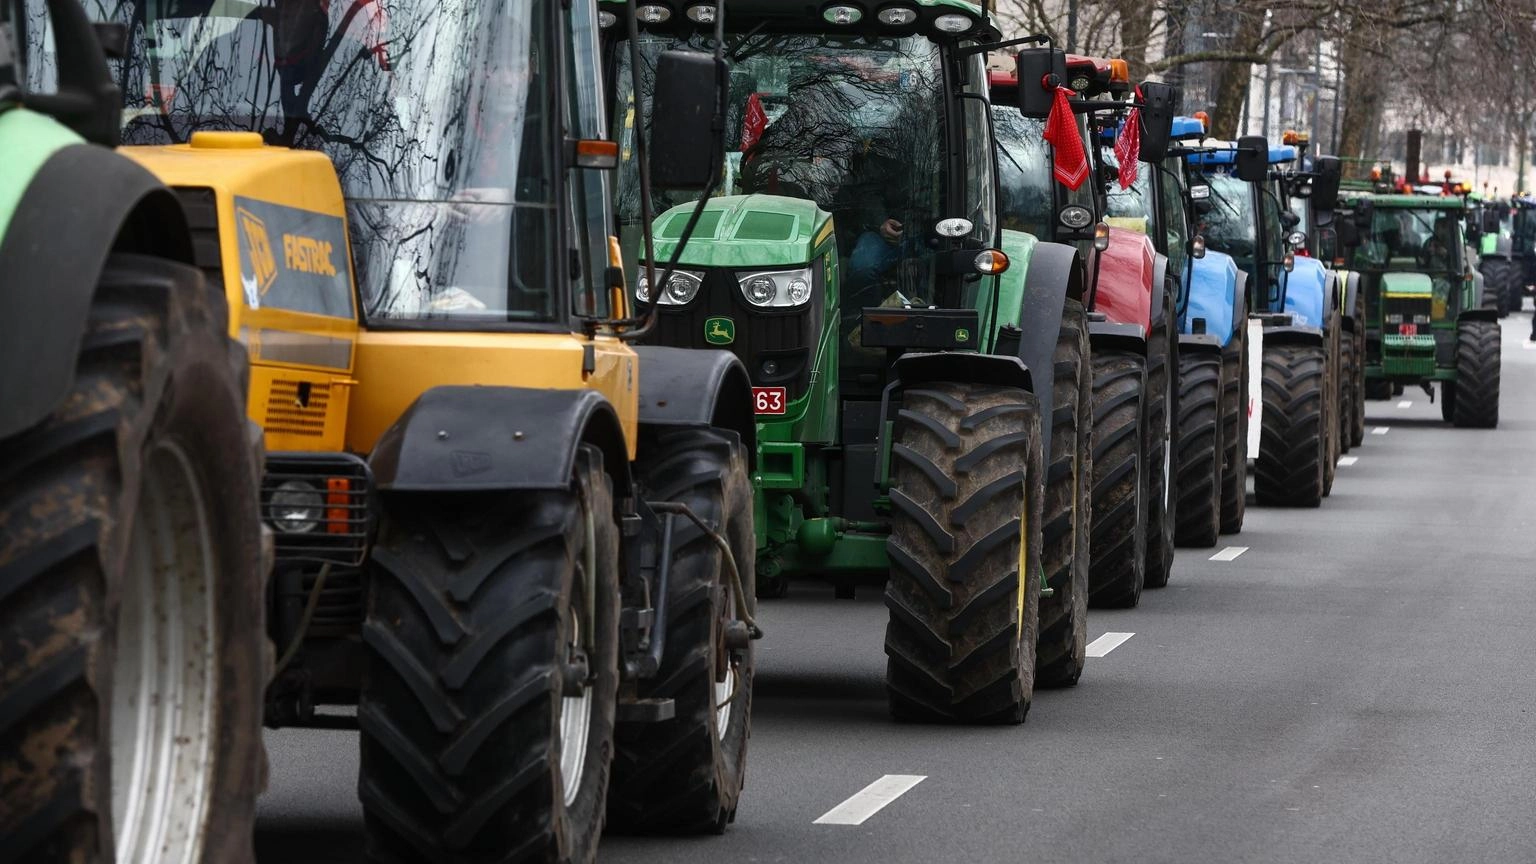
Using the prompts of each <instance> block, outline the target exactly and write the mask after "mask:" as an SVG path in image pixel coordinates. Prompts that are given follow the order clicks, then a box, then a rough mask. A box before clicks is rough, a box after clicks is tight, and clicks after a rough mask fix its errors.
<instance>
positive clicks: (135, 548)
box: [0, 255, 272, 864]
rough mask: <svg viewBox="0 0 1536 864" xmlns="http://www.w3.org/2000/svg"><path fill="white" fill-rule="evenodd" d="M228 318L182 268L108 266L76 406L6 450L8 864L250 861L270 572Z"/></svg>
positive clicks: (3, 590) (1, 752) (0, 631)
mask: <svg viewBox="0 0 1536 864" xmlns="http://www.w3.org/2000/svg"><path fill="white" fill-rule="evenodd" d="M18 287H19V286H18ZM34 288H36V289H38V290H40V286H34ZM227 314H228V313H227V310H226V308H225V307H224V303H223V297H222V295H221V294H217V293H214V292H212V291H210V290H209V289H208V287H207V285H206V283H205V281H204V279H203V276H202V274H200V273H199V272H198V271H197V270H195V269H193V268H191V267H187V266H184V265H181V264H177V263H172V262H169V261H165V260H162V259H157V258H151V257H144V256H135V255H113V256H111V257H110V258H108V259H107V262H106V265H105V267H104V268H103V271H102V274H101V278H100V281H99V283H98V285H97V288H96V293H95V295H94V298H93V300H92V304H91V308H90V312H89V317H88V319H87V321H86V330H85V332H84V333H83V334H82V339H81V341H80V348H79V353H78V359H77V361H76V367H75V369H76V371H75V378H74V384H73V389H72V391H71V392H70V393H69V394H68V395H67V396H66V397H65V398H64V399H63V400H62V401H61V402H60V403H59V405H58V407H57V408H56V409H55V411H54V413H53V414H52V415H51V416H49V417H48V418H47V419H46V420H44V421H43V422H42V423H41V424H39V425H37V426H34V427H32V428H31V429H28V430H26V431H24V432H22V433H20V434H18V435H15V436H13V437H11V438H10V439H7V440H6V441H4V442H3V443H4V449H3V450H0V453H3V454H4V455H3V457H0V489H3V490H4V491H3V493H0V526H4V527H3V529H0V536H3V537H4V538H5V539H4V542H0V837H4V838H5V849H4V854H5V855H6V856H7V860H27V861H65V860H68V861H76V862H102V864H111V862H114V861H134V862H138V861H154V862H157V864H160V862H166V864H202V862H206V864H222V862H248V861H251V860H253V850H252V842H251V838H252V831H253V830H254V823H255V813H256V796H257V795H258V794H259V792H260V791H261V787H262V785H263V784H264V782H265V762H264V760H265V755H264V751H263V747H262V735H261V720H262V694H263V690H264V689H265V687H266V679H267V675H268V672H269V671H270V669H269V667H270V663H271V659H272V652H271V646H270V643H269V642H268V641H267V637H266V630H265V625H264V621H265V617H266V616H265V614H264V609H265V586H264V584H263V583H264V582H265V580H266V564H267V563H268V562H267V560H266V559H267V554H266V551H265V548H264V539H263V528H262V526H261V520H260V509H259V504H258V494H259V493H258V488H259V482H260V471H261V454H262V449H261V436H260V430H259V429H258V428H257V427H255V426H254V425H253V424H251V423H249V422H248V421H247V420H246V417H245V395H246V394H245V386H246V381H245V375H246V369H247V367H246V359H245V351H244V349H243V348H240V347H239V346H238V345H237V344H234V343H232V342H231V341H230V339H229V337H228V335H227V332H228V324H227V321H226V319H227ZM53 335H54V336H55V337H56V338H60V339H65V338H69V334H63V333H60V334H53ZM11 856H15V858H14V859H13V858H12V857H11Z"/></svg>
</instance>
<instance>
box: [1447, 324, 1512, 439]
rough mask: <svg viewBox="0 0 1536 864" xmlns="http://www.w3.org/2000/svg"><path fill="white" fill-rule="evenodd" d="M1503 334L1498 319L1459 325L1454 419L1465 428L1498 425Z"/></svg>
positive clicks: (1452, 415) (1453, 402)
mask: <svg viewBox="0 0 1536 864" xmlns="http://www.w3.org/2000/svg"><path fill="white" fill-rule="evenodd" d="M1500 350H1501V334H1500V330H1499V323H1498V322H1497V321H1476V320H1473V321H1462V322H1460V323H1459V324H1458V325H1457V326H1456V382H1455V384H1453V385H1452V387H1453V388H1454V390H1455V393H1454V395H1453V396H1452V397H1451V400H1452V401H1451V404H1452V405H1453V408H1452V413H1451V422H1452V423H1454V424H1455V425H1457V426H1459V427H1461V428H1464V429H1492V428H1494V427H1496V426H1498V425H1499V372H1500V354H1499V352H1500Z"/></svg>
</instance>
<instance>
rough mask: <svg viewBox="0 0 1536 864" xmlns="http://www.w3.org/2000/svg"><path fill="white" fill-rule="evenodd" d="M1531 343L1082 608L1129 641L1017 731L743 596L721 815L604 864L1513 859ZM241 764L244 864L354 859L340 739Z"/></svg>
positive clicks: (1519, 815)
mask: <svg viewBox="0 0 1536 864" xmlns="http://www.w3.org/2000/svg"><path fill="white" fill-rule="evenodd" d="M1529 326H1530V322H1529V317H1528V315H1527V314H1520V315H1518V316H1512V317H1511V318H1509V319H1507V320H1506V323H1505V329H1504V371H1503V382H1504V391H1503V404H1502V408H1501V415H1502V416H1501V422H1500V425H1499V428H1498V429H1497V430H1493V431H1473V430H1455V429H1451V428H1449V427H1448V426H1447V425H1446V424H1443V423H1442V422H1441V421H1440V412H1439V406H1438V405H1434V404H1431V403H1430V401H1429V399H1428V397H1426V396H1425V394H1424V393H1422V392H1419V391H1410V392H1407V393H1405V394H1404V395H1403V396H1401V397H1398V398H1396V399H1393V400H1390V401H1386V402H1371V403H1369V404H1368V409H1367V423H1368V428H1369V430H1370V431H1371V433H1373V434H1368V435H1367V436H1366V444H1365V446H1364V447H1362V448H1357V449H1356V450H1354V451H1353V452H1352V453H1351V454H1349V455H1350V456H1351V457H1354V459H1355V460H1356V461H1353V462H1352V463H1350V464H1345V465H1342V466H1341V467H1340V468H1339V472H1338V479H1337V482H1336V484H1335V486H1334V491H1333V496H1332V497H1331V498H1329V499H1327V500H1326V501H1325V502H1324V504H1323V506H1322V508H1321V509H1320V510H1305V511H1291V510H1270V509H1263V508H1255V507H1252V506H1250V508H1249V510H1248V514H1247V523H1246V527H1245V528H1244V530H1243V532H1242V533H1241V534H1240V535H1237V536H1232V537H1224V538H1223V540H1222V544H1221V545H1220V546H1218V547H1217V548H1216V549H1211V550H1180V552H1179V555H1178V558H1177V563H1176V564H1175V568H1174V575H1173V580H1172V582H1171V584H1170V586H1169V587H1168V588H1166V589H1162V590H1159V591H1149V592H1147V594H1146V595H1145V596H1144V597H1143V599H1142V602H1141V605H1140V607H1139V608H1137V609H1134V610H1129V611H1122V612H1098V611H1095V612H1094V613H1093V615H1092V617H1091V621H1092V632H1091V633H1090V638H1096V637H1099V636H1101V635H1102V634H1105V633H1118V634H1127V633H1129V634H1134V635H1132V636H1130V637H1129V638H1126V639H1124V641H1123V642H1120V644H1118V646H1117V647H1114V648H1113V650H1110V651H1109V652H1108V653H1107V654H1106V655H1105V656H1103V657H1098V658H1095V659H1091V660H1090V661H1089V667H1088V670H1087V671H1086V672H1085V673H1084V676H1083V680H1082V682H1081V683H1079V684H1078V686H1076V687H1074V688H1071V689H1068V690H1063V691H1050V692H1044V693H1038V694H1036V699H1035V703H1034V707H1033V709H1032V710H1031V711H1030V715H1029V719H1028V722H1026V723H1025V724H1024V725H1023V726H1021V727H1008V728H987V729H971V728H943V727H915V726H905V725H897V724H895V723H893V722H892V721H891V720H889V719H888V717H887V715H886V712H885V700H884V693H883V690H882V680H883V675H884V669H885V657H884V655H883V653H882V651H881V632H882V629H883V627H884V622H885V612H884V607H883V606H882V605H881V604H880V602H879V598H878V596H876V593H877V592H873V591H871V592H870V596H868V597H864V596H861V597H859V598H858V599H856V600H852V601H837V600H834V599H833V598H832V597H831V592H830V590H826V591H823V590H819V589H817V588H815V586H810V585H797V586H795V587H796V589H798V590H797V591H796V592H795V593H794V595H793V596H792V597H791V598H789V599H787V600H783V601H777V602H772V603H765V604H764V605H763V607H762V610H761V613H760V617H761V619H762V621H763V623H764V626H765V628H766V629H767V630H768V633H769V636H768V639H767V640H765V641H764V642H763V643H761V654H760V655H759V656H760V660H759V672H758V682H757V702H756V705H755V711H754V717H753V720H754V722H753V733H754V734H753V737H752V743H751V753H750V758H749V765H748V774H747V788H746V790H745V792H744V793H743V798H742V803H741V809H740V811H739V815H738V818H737V821H736V823H735V824H734V825H733V826H731V828H730V830H729V831H728V832H727V833H726V834H725V835H724V836H723V837H705V838H687V839H636V838H623V837H610V838H605V840H604V844H603V849H602V854H601V860H602V861H604V862H615V864H617V862H657V864H661V862H666V864H685V862H715V861H742V862H778V861H782V862H839V864H853V862H895V861H902V862H905V861H914V862H930V861H932V862H946V864H950V862H1023V861H1050V862H1063V861H1092V862H1119V861H1137V862H1163V861H1167V862H1197V861H1198V862H1205V861H1210V862H1247V861H1275V862H1294V861H1349V862H1356V861H1383V862H1420V861H1422V862H1451V861H1466V862H1471V861H1485V862H1494V861H1498V862H1513V861H1532V860H1536V819H1533V818H1532V815H1533V814H1536V790H1533V780H1536V735H1533V732H1536V726H1533V721H1536V688H1533V684H1536V676H1533V674H1532V667H1533V666H1536V651H1533V650H1532V649H1533V647H1536V636H1533V630H1536V568H1533V567H1532V566H1531V565H1530V563H1529V562H1530V561H1531V559H1532V558H1533V557H1536V537H1533V532H1536V517H1533V515H1532V511H1533V509H1536V493H1533V492H1532V490H1531V486H1532V484H1533V483H1536V470H1533V468H1532V467H1531V464H1532V460H1533V458H1536V350H1532V346H1530V345H1528V344H1525V341H1524V337H1525V336H1526V335H1527V334H1528V333H1529V329H1528V328H1529ZM1346 461H1348V460H1346ZM1237 549H1241V550H1242V551H1241V552H1240V553H1238V552H1237V551H1236V550H1237ZM1213 554H1214V555H1217V557H1218V558H1230V559H1231V560H1211V558H1212V555H1213ZM1234 555H1235V556H1236V557H1232V556H1234ZM1119 638H1120V637H1114V636H1112V637H1109V638H1108V639H1106V640H1104V641H1102V642H1100V643H1098V644H1099V645H1108V644H1110V643H1112V642H1114V641H1117V640H1118V639H1119ZM267 744H268V749H269V752H270V754H271V782H270V785H269V789H268V792H267V794H266V796H265V797H264V798H263V800H262V805H261V815H260V824H259V832H258V838H257V849H258V855H259V858H260V861H261V862H262V864H307V862H353V861H359V860H361V859H360V853H359V850H360V848H361V836H360V831H361V813H360V809H359V806H358V804H357V799H356V779H355V778H356V769H357V755H356V751H357V747H356V734H355V733H343V732H314V731H280V732H276V733H270V734H269V736H268V739H267ZM886 775H899V776H900V777H906V778H908V779H896V780H890V781H887V785H888V786H889V787H890V788H892V789H893V790H895V791H900V790H901V789H902V788H904V787H906V791H905V792H903V793H901V794H899V796H898V797H896V798H895V799H894V800H892V801H891V802H890V803H889V804H888V805H887V806H885V807H884V808H883V809H880V810H879V811H878V812H875V813H873V815H868V817H867V818H866V819H865V820H864V821H862V823H861V824H817V823H816V820H817V819H818V818H822V817H823V814H827V813H828V812H829V811H832V810H833V809H834V808H836V807H838V805H839V804H840V803H842V802H844V801H845V800H846V799H849V798H850V797H851V796H855V794H856V793H859V792H860V790H862V789H864V788H865V787H866V786H867V785H869V784H871V783H873V782H875V781H877V780H879V779H881V778H882V777H885V776H886ZM911 777H921V778H922V779H921V780H920V781H917V782H916V783H915V785H911V784H912V783H913V782H914V781H913V780H912V779H910V778H911ZM866 800H867V796H864V797H860V798H857V799H855V801H854V802H853V803H852V804H851V805H849V807H848V808H845V812H846V810H848V809H851V810H854V811H856V812H854V813H853V814H852V816H850V817H848V818H847V819H844V820H843V821H854V820H856V819H858V817H859V816H861V815H866V813H865V811H867V810H868V809H869V808H868V807H862V808H861V807H860V805H861V804H862V803H863V802H865V801H866Z"/></svg>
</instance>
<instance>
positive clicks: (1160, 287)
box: [1148, 252, 1172, 329]
mask: <svg viewBox="0 0 1536 864" xmlns="http://www.w3.org/2000/svg"><path fill="white" fill-rule="evenodd" d="M1167 296H1168V256H1167V255H1164V254H1162V253H1161V252H1159V253H1157V254H1156V255H1154V256H1153V258H1152V300H1151V306H1149V307H1148V312H1149V314H1150V316H1151V317H1150V319H1149V322H1148V323H1149V325H1150V326H1149V329H1151V328H1155V327H1156V326H1157V325H1159V324H1161V323H1163V314H1164V311H1165V310H1164V308H1163V301H1164V299H1165V298H1166V297H1167ZM1170 323H1172V322H1170Z"/></svg>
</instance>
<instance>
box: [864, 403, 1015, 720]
mask: <svg viewBox="0 0 1536 864" xmlns="http://www.w3.org/2000/svg"><path fill="white" fill-rule="evenodd" d="M902 402H903V404H902V408H901V410H900V412H899V413H898V414H897V418H896V423H895V430H894V435H893V443H892V445H891V491H890V495H891V505H892V509H893V513H892V519H891V537H890V539H889V540H888V541H887V544H886V550H887V554H889V556H890V559H891V573H890V578H889V580H888V581H887V582H886V587H885V605H886V606H887V608H888V609H889V610H890V620H889V623H888V624H887V625H886V630H885V653H886V655H887V658H888V660H887V669H886V690H887V695H888V697H889V699H890V709H891V714H892V715H893V716H894V717H896V719H898V720H916V721H939V722H963V723H1022V722H1024V715H1025V714H1027V713H1028V712H1029V703H1030V697H1031V695H1032V694H1033V692H1034V682H1035V648H1036V642H1037V639H1038V634H1039V622H1040V573H1041V569H1040V567H1041V565H1040V548H1041V533H1040V532H1041V512H1042V510H1043V506H1042V505H1043V496H1042V495H1041V489H1042V487H1043V485H1044V484H1043V483H1042V482H1041V479H1042V478H1041V474H1042V470H1043V469H1042V465H1041V459H1042V455H1041V452H1040V432H1039V429H1040V426H1039V424H1040V415H1039V406H1038V403H1036V401H1035V398H1034V396H1033V395H1031V394H1030V393H1028V392H1026V391H1024V390H1021V389H1018V388H1014V387H998V386H993V385H983V384H957V383H938V382H935V383H931V384H925V385H923V386H921V387H918V388H916V389H912V390H908V391H906V392H905V393H904V394H902Z"/></svg>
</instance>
